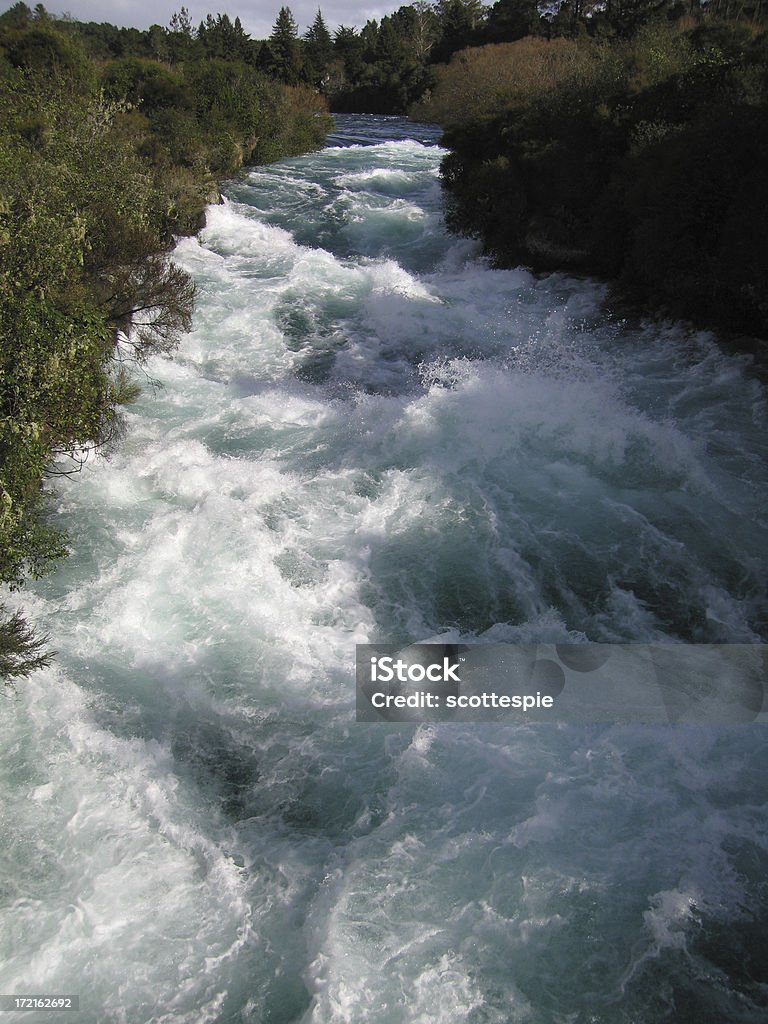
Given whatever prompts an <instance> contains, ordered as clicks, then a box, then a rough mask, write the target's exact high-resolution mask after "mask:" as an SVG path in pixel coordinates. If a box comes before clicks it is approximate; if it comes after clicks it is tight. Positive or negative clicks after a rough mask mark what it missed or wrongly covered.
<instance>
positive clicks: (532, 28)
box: [483, 0, 541, 43]
mask: <svg viewBox="0 0 768 1024" xmlns="http://www.w3.org/2000/svg"><path fill="white" fill-rule="evenodd" d="M540 21H541V18H540V16H539V5H538V0H497V2H496V3H495V4H494V5H493V7H492V8H491V9H490V11H489V12H488V16H487V20H486V23H485V28H484V31H483V41H484V42H488V43H512V42H514V41H515V40H516V39H523V38H524V37H525V36H530V35H534V34H535V33H536V30H537V29H538V27H539V22H540Z"/></svg>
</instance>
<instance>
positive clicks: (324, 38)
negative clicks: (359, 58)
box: [304, 8, 333, 88]
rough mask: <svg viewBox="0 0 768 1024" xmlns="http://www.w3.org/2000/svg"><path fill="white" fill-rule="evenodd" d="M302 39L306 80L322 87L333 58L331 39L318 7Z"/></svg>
mask: <svg viewBox="0 0 768 1024" xmlns="http://www.w3.org/2000/svg"><path fill="white" fill-rule="evenodd" d="M304 39H305V40H306V42H305V46H304V52H305V56H306V67H305V74H306V77H307V81H309V82H310V83H311V84H312V85H316V86H318V87H319V88H322V87H323V84H324V81H325V79H326V77H327V74H328V68H329V66H330V64H331V61H332V60H333V40H332V39H331V33H330V32H329V31H328V27H327V26H326V24H325V20H324V18H323V15H322V12H321V11H320V9H319V8H318V11H317V14H316V15H315V20H314V21H313V22H312V25H311V26H310V27H309V28H308V29H307V31H306V33H305V34H304Z"/></svg>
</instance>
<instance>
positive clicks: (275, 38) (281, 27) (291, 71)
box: [266, 7, 302, 85]
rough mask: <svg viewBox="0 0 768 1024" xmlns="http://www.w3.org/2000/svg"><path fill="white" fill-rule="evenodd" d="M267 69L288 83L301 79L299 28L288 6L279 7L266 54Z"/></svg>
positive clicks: (295, 82) (294, 82)
mask: <svg viewBox="0 0 768 1024" xmlns="http://www.w3.org/2000/svg"><path fill="white" fill-rule="evenodd" d="M266 64H267V70H268V71H269V72H270V74H272V75H274V76H275V77H276V78H279V79H280V80H281V81H282V82H286V83H287V84H288V85H296V84H298V82H299V81H300V80H301V72H302V54H301V42H300V40H299V29H298V26H297V24H296V21H295V19H294V17H293V15H292V14H291V9H290V7H281V8H280V13H279V14H278V16H277V20H276V21H275V24H274V27H273V29H272V34H271V36H270V37H269V47H268V52H267V55H266Z"/></svg>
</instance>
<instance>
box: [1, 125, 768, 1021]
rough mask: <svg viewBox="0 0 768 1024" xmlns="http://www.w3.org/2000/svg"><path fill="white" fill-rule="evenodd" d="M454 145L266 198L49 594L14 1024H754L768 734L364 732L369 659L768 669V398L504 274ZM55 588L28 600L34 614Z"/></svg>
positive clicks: (588, 289)
mask: <svg viewBox="0 0 768 1024" xmlns="http://www.w3.org/2000/svg"><path fill="white" fill-rule="evenodd" d="M437 138H438V135H437V133H436V131H434V130H433V129H432V128H429V127H424V126H418V125H409V124H408V123H407V122H404V121H399V120H397V119H391V118H376V117H368V116H346V117H342V118H340V119H339V126H338V131H337V133H336V134H335V135H334V136H332V137H331V138H330V139H329V142H328V148H326V149H325V150H323V151H322V152H320V153H316V154H312V155H309V156H305V157H301V158H296V159H292V160H286V161H284V162H282V163H280V164H277V165H274V166H271V167H267V168H259V169H256V170H254V171H252V172H251V173H249V174H248V175H247V176H246V177H245V178H243V180H241V181H238V182H236V183H233V184H231V185H230V186H229V187H228V188H227V190H226V192H227V197H228V198H227V201H226V202H225V203H224V204H223V205H221V206H218V207H213V208H211V209H210V210H209V213H208V222H207V226H206V228H205V229H204V231H203V232H202V233H201V234H200V236H199V237H197V238H188V239H185V240H183V241H181V242H180V243H179V245H178V249H177V253H176V258H177V260H178V262H179V264H180V265H181V266H182V267H184V268H185V269H186V270H188V271H189V272H190V273H191V274H192V275H193V276H194V278H195V281H196V282H197V287H198V310H197V314H196V319H195V327H194V330H193V332H192V333H191V334H190V335H189V336H188V337H186V338H185V339H184V341H183V343H182V345H181V348H180V350H179V351H178V353H177V354H176V355H175V356H174V357H173V358H172V359H157V360H156V361H155V362H153V363H152V365H151V367H150V373H151V376H152V377H153V378H155V379H156V380H157V381H159V382H160V383H161V384H162V388H161V389H154V388H151V387H150V388H147V389H146V391H145V394H144V396H143V398H142V399H141V401H140V403H139V404H138V405H137V406H135V407H133V409H132V410H131V412H130V413H129V431H128V436H127V439H126V440H125V441H124V443H123V444H122V445H121V447H120V450H119V451H118V452H117V453H116V454H114V455H113V456H112V457H111V458H109V459H95V460H92V461H91V462H89V463H88V465H87V466H86V468H85V470H84V471H83V472H82V473H81V474H80V476H79V477H78V478H73V479H67V480H62V481H61V482H60V483H59V484H58V485H57V489H56V498H55V514H56V517H57V521H58V522H60V524H61V525H62V526H63V527H66V528H67V529H68V530H69V531H70V535H71V547H72V556H71V557H70V559H69V560H68V561H67V562H66V563H65V564H63V565H62V566H61V568H60V569H59V570H58V571H57V572H56V574H54V575H52V576H50V577H49V578H47V579H45V580H43V581H40V582H39V583H38V584H36V585H35V586H34V587H30V588H29V589H28V590H27V591H26V592H25V593H24V594H23V595H21V601H20V603H21V605H22V606H23V607H24V609H25V612H26V614H27V615H28V617H29V618H30V619H31V620H32V621H33V622H34V623H35V625H36V626H38V627H39V628H40V629H42V630H45V631H47V632H49V633H50V635H51V638H52V646H53V647H54V648H55V649H56V650H57V651H58V654H57V658H56V661H55V664H54V666H53V667H51V668H50V669H48V670H45V671H40V672H38V673H36V674H35V675H34V676H33V677H32V678H30V679H29V680H26V681H22V682H20V684H19V686H18V692H17V694H16V695H15V696H12V695H10V696H6V697H4V698H3V699H2V700H0V717H1V719H2V721H1V723H0V728H1V729H2V737H3V739H2V744H1V745H0V786H1V792H2V831H1V834H0V861H1V863H2V871H1V872H0V993H5V994H18V993H68V994H77V995H79V999H80V1009H79V1011H77V1012H69V1013H60V1012H58V1013H56V1012H44V1011H40V1012H34V1013H29V1012H24V1013H21V1012H19V1013H6V1014H3V1024H6V1022H7V1024H11V1022H16V1021H23V1022H26V1024H32V1022H36V1021H45V1022H48V1021H55V1022H59V1024H80V1022H82V1024H113V1022H114V1024H122V1022H125V1024H150V1022H151V1024H161V1022H162V1024H171V1022H172V1024H208V1022H221V1024H243V1022H245V1024H664V1022H669V1024H689V1022H690V1024H694V1022H695V1024H724V1022H729V1024H758V1022H762V1021H765V1020H766V1019H767V1017H768V967H767V966H766V963H767V961H766V957H765V933H766V925H767V924H768V889H767V888H766V878H768V835H767V832H768V829H767V828H766V814H765V809H766V800H767V799H768V744H766V742H765V741H766V736H767V734H766V733H765V731H764V727H763V726H758V725H749V724H741V725H732V726H727V727H726V726H723V727H720V728H718V727H707V728H703V727H700V728H695V727H685V728H684V727H671V726H669V727H642V726H633V727H629V726H618V725H613V726H612V725H610V724H602V725H595V726H556V725H547V724H544V725H525V724H517V725H512V724H511V725H497V724H493V723H485V724H483V723H480V724H471V725H467V724H464V725H461V724H457V723H446V724H437V725H431V726H425V725H421V726H415V725H408V724H403V725H388V724H375V723H374V724H365V723H356V722H355V720H354V645H355V644H356V643H367V642H374V641H381V642H388V643H398V644H400V643H402V644H406V643H409V642H414V641H419V640H429V639H435V638H437V637H441V638H443V639H444V640H445V641H446V642H463V643H470V642H480V643H487V642H494V643H496V642H499V641H505V640H511V641H514V640H519V641H536V642H548V641H556V642H568V641H580V640H583V639H585V638H586V639H589V640H594V641H602V642H615V643H620V642H628V641H641V642H679V641H685V642H689V643H695V642H711V643H748V644H752V643H759V642H764V641H765V639H766V633H767V627H766V607H767V606H768V605H767V602H766V580H767V579H768V572H767V571H766V566H767V563H768V557H767V555H768V543H767V540H768V531H767V530H766V509H768V478H767V474H766V467H765V438H766V436H768V435H767V434H766V420H767V418H768V417H767V416H766V401H765V392H764V387H763V385H762V384H761V383H760V382H759V381H758V380H757V379H756V378H755V377H754V376H753V375H752V374H751V371H750V367H749V363H748V361H747V360H746V359H745V358H742V357H738V356H734V355H728V354H724V353H723V352H722V351H721V349H720V348H719V347H718V346H717V344H716V343H715V342H714V340H713V339H712V338H711V337H709V336H707V335H705V334H693V335H692V334H691V333H689V332H685V331H684V330H683V329H682V328H680V327H678V326H675V325H667V326H659V325H658V324H646V325H628V324H624V323H621V322H618V321H611V320H609V319H607V318H606V315H605V314H604V313H603V312H602V311H601V298H602V291H601V288H600V287H599V286H597V285H595V284H594V283H592V282H590V281H578V280H574V279H570V278H567V277H563V276H558V275H554V276H548V277H536V276H533V275H531V274H530V273H528V272H526V271H524V270H493V269H491V268H490V267H489V266H488V265H487V264H486V263H485V262H483V261H482V260H481V259H479V258H478V256H477V250H476V246H475V244H474V243H472V242H469V241H466V240H460V239H457V238H454V237H451V236H449V235H448V234H447V233H446V231H445V228H444V225H443V220H442V205H441V204H442V199H441V191H440V186H439V181H438V167H439V162H440V158H441V155H442V151H441V150H440V149H439V148H438V147H437V144H436V140H437ZM14 599H16V600H18V597H16V598H14Z"/></svg>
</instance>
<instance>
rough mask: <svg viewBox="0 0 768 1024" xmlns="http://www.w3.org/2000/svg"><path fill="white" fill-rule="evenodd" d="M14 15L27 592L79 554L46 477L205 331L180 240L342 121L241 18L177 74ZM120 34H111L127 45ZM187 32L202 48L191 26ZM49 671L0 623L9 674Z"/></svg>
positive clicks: (6, 404) (1, 661)
mask: <svg viewBox="0 0 768 1024" xmlns="http://www.w3.org/2000/svg"><path fill="white" fill-rule="evenodd" d="M8 15H9V16H6V17H5V18H3V19H0V584H6V585H9V586H11V587H19V586H21V585H22V584H23V582H24V580H25V579H26V578H28V577H30V576H33V577H34V576H38V575H40V574H42V573H44V572H45V571H47V570H48V568H49V567H50V565H51V564H52V563H53V562H55V560H56V559H58V558H61V557H62V556H63V555H64V554H66V538H65V537H64V536H63V535H61V534H60V533H59V532H58V531H57V530H56V529H55V528H53V527H51V526H50V525H49V521H48V517H47V515H46V497H45V483H46V481H47V479H48V478H49V477H50V476H51V475H55V474H60V473H69V472H75V471H77V469H79V467H80V466H81V465H82V462H83V461H84V459H85V458H86V457H87V454H88V452H89V451H91V450H94V449H101V450H104V449H105V448H108V447H109V446H111V445H113V444H114V443H115V442H116V440H118V439H119V437H120V436H121V432H122V429H123V418H122V415H121V407H122V406H123V405H125V404H126V403H128V402H130V401H133V400H135V398H136V396H137V393H138V387H137V384H136V382H135V380H134V379H132V377H131V376H130V373H129V369H130V367H132V366H134V365H135V364H137V363H138V364H141V363H143V362H145V361H146V360H147V359H148V358H149V357H151V356H152V355H153V354H157V353H168V352H171V351H172V350H173V348H174V347H175V345H176V344H177V342H178V339H179V337H180V335H181V333H182V332H184V331H188V330H189V329H190V327H191V316H192V308H193V299H194V288H193V285H192V281H191V279H190V278H189V277H188V275H187V274H185V273H184V272H183V271H182V270H181V269H180V268H179V267H177V266H176V265H174V264H173V263H172V262H171V260H170V252H171V249H172V246H173V241H174V235H176V234H178V233H184V232H191V231H194V230H196V229H197V228H198V227H199V226H200V220H201V217H202V214H203V210H204V207H205V205H206V203H207V202H209V201H210V199H211V196H212V191H213V190H214V189H215V182H216V179H217V178H218V177H220V176H222V175H230V174H233V173H235V172H236V171H237V170H239V168H240V167H241V166H242V164H243V163H244V162H247V161H251V160H260V161H266V160H273V159H277V158H279V157H281V156H284V155H287V154H293V153H297V152H301V151H305V150H306V149H311V148H313V147H316V146H318V145H320V144H321V143H322V141H323V138H324V136H325V134H326V132H327V130H328V129H329V127H330V121H329V118H328V116H327V111H326V107H325V103H324V101H323V99H322V98H321V97H320V96H318V95H317V94H316V93H314V92H311V91H309V90H307V89H305V88H286V87H285V86H283V85H280V84H279V83H276V82H273V81H270V80H268V79H267V78H266V77H265V76H264V75H263V74H261V73H260V72H259V71H257V70H256V69H255V68H254V67H253V65H252V64H248V63H246V62H244V61H242V60H236V59H232V53H233V52H234V50H233V47H234V49H236V48H237V45H238V44H241V43H243V40H245V41H246V42H247V37H245V34H244V33H243V32H242V27H241V26H240V24H239V21H235V23H234V25H233V24H231V23H230V22H229V21H228V19H225V18H224V17H223V16H222V17H218V18H217V19H215V20H213V21H212V23H211V25H210V26H209V27H208V29H206V31H209V32H211V33H213V34H214V35H216V34H217V33H218V34H219V36H221V34H222V33H223V34H224V36H225V37H226V35H227V33H229V36H228V38H230V40H231V41H233V42H232V46H231V47H230V48H229V50H228V59H224V58H222V57H215V58H204V57H201V58H200V59H197V60H187V61H186V62H185V63H184V64H183V65H182V64H176V65H175V66H173V67H171V66H169V65H166V64H161V63H159V62H158V61H156V60H152V59H150V58H149V57H148V56H146V55H144V54H140V53H139V54H136V53H132V54H121V55H120V56H117V57H115V58H114V59H111V60H108V61H105V62H102V63H101V65H100V66H99V67H98V68H97V66H96V65H95V64H94V63H93V61H91V60H89V59H88V57H87V56H86V53H85V51H84V49H83V45H82V42H81V37H80V36H79V35H78V32H77V31H75V30H73V23H71V22H66V23H63V24H64V26H65V27H66V31H65V32H64V33H62V32H61V31H60V26H59V24H58V23H55V22H53V21H51V20H50V19H49V18H48V16H47V15H45V13H44V11H42V12H41V11H40V10H38V9H36V12H35V14H34V15H32V13H31V12H29V10H28V9H27V8H24V7H23V5H22V6H21V7H19V6H18V5H17V7H16V8H14V9H12V11H11V12H8ZM185 26H186V27H185ZM74 27H75V28H76V23H74ZM112 28H113V27H112V26H106V27H105V28H104V31H102V33H101V35H100V37H99V38H101V39H102V41H103V40H104V39H112V40H113V41H114V39H115V38H116V37H114V36H112V35H111V34H110V32H109V31H108V30H111V29H112ZM115 31H117V30H115ZM172 35H173V33H167V32H166V31H165V30H164V29H160V30H159V35H158V33H157V32H153V31H152V30H150V33H148V34H147V37H146V41H147V42H148V45H149V46H150V48H151V46H155V49H162V48H164V47H165V46H166V42H167V41H168V39H169V38H170V37H171V36H172ZM176 35H179V36H183V37H184V39H186V41H187V42H188V43H189V42H190V35H189V26H188V25H186V23H185V22H184V21H180V22H179V23H178V25H177V31H176ZM86 37H87V38H89V39H93V38H95V36H94V34H93V33H91V34H90V35H89V34H88V33H86ZM153 40H154V42H153ZM209 42H210V40H209ZM161 44H162V45H161ZM188 53H191V50H190V51H188ZM3 55H4V56H3ZM46 660H47V656H46V655H44V654H43V652H42V641H41V642H38V641H36V640H35V639H34V637H32V635H31V633H30V632H29V631H28V629H27V627H26V625H25V624H24V622H23V620H21V619H20V618H18V616H11V617H10V618H7V617H4V618H3V617H2V616H0V674H2V672H5V673H6V674H7V675H9V676H13V675H24V674H26V673H27V672H29V671H32V670H33V669H34V668H36V667H40V666H42V665H43V664H45V663H46Z"/></svg>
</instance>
